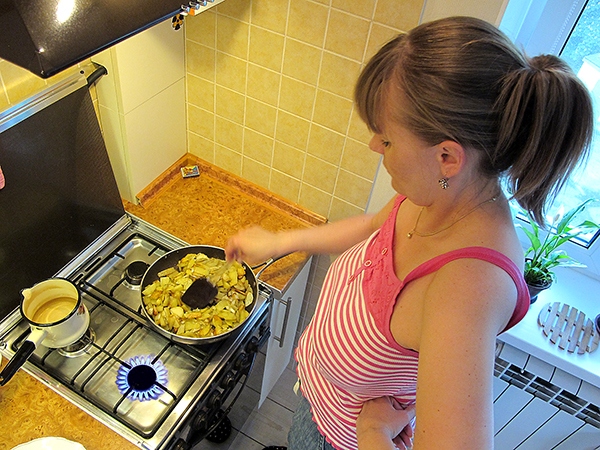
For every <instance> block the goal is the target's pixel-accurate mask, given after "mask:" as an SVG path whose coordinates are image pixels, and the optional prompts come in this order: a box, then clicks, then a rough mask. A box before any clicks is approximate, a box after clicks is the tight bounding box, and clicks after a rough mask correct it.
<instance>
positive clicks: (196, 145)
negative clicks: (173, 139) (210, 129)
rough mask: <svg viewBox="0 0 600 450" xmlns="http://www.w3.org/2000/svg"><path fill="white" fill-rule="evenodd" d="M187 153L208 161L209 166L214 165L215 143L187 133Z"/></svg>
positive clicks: (189, 132)
mask: <svg viewBox="0 0 600 450" xmlns="http://www.w3.org/2000/svg"><path fill="white" fill-rule="evenodd" d="M187 142H188V151H189V152H190V153H191V154H192V155H196V156H198V157H199V158H202V159H204V160H205V161H208V162H209V163H211V164H214V163H215V141H214V140H212V139H206V138H204V137H202V136H199V135H197V134H196V133H192V132H191V131H188V133H187Z"/></svg>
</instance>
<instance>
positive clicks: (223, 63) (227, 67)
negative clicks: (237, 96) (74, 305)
mask: <svg viewBox="0 0 600 450" xmlns="http://www.w3.org/2000/svg"><path fill="white" fill-rule="evenodd" d="M217 65H218V66H219V70H218V72H217V74H216V81H217V84H221V85H223V86H226V87H228V88H229V89H233V90H234V91H237V92H240V93H242V94H245V91H246V65H247V60H246V59H239V58H235V57H234V56H231V55H228V54H226V53H221V52H217Z"/></svg>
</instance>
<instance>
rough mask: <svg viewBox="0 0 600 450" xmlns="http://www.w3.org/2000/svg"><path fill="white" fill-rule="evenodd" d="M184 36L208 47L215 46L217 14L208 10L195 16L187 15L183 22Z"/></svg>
mask: <svg viewBox="0 0 600 450" xmlns="http://www.w3.org/2000/svg"><path fill="white" fill-rule="evenodd" d="M183 29H184V31H185V38H186V39H188V40H191V41H193V42H196V43H198V44H202V45H205V46H206V47H209V48H213V49H214V48H215V46H216V44H217V33H216V30H217V15H216V14H215V13H214V12H213V11H212V10H210V9H209V10H208V11H206V12H203V13H202V14H199V15H197V16H188V17H186V18H185V21H184V22H183Z"/></svg>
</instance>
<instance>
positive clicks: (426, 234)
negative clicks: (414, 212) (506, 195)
mask: <svg viewBox="0 0 600 450" xmlns="http://www.w3.org/2000/svg"><path fill="white" fill-rule="evenodd" d="M497 199H498V197H497V196H494V197H492V198H490V199H489V200H486V201H484V202H481V203H479V204H478V205H477V206H475V207H474V208H472V209H470V210H468V211H467V212H466V213H465V214H463V215H462V216H460V217H459V218H458V219H456V220H455V221H454V222H452V223H451V224H450V225H448V226H447V227H444V228H442V229H440V230H437V231H434V232H433V233H419V232H418V231H417V226H418V225H419V220H420V219H421V214H423V211H424V210H425V207H424V206H423V207H422V208H421V211H419V215H418V216H417V221H416V222H415V226H414V227H413V229H412V230H411V231H409V232H408V233H406V237H407V238H408V239H410V238H412V237H413V235H415V234H416V235H417V236H420V237H429V236H434V235H436V234H438V233H441V232H442V231H446V230H447V229H448V228H450V227H453V226H454V225H456V224H457V223H458V222H460V221H461V220H463V219H464V218H465V217H467V216H468V215H469V214H471V213H472V212H473V211H475V210H476V209H477V208H479V207H481V206H483V205H485V204H487V203H494V202H495V201H496V200H497Z"/></svg>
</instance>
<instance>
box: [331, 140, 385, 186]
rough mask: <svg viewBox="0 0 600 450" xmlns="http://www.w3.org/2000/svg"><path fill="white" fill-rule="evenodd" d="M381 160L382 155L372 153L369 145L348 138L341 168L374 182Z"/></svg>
mask: <svg viewBox="0 0 600 450" xmlns="http://www.w3.org/2000/svg"><path fill="white" fill-rule="evenodd" d="M380 158H381V155H379V153H375V152H374V151H372V150H371V149H370V148H369V145H368V144H366V143H364V142H360V141H355V140H354V139H350V138H348V139H347V140H346V145H345V147H344V156H342V163H341V167H342V169H345V170H347V171H349V172H352V173H354V174H356V175H359V176H361V177H363V178H367V179H371V180H372V179H373V178H375V173H376V172H377V166H378V165H379V159H380Z"/></svg>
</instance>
